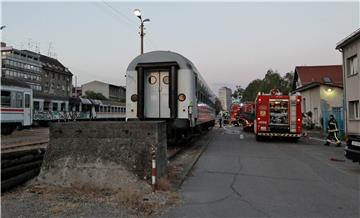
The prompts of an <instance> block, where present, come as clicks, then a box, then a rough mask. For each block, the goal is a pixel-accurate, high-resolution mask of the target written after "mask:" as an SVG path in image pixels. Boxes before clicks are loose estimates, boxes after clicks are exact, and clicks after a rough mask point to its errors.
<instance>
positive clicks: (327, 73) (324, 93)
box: [292, 65, 344, 130]
mask: <svg viewBox="0 0 360 218" xmlns="http://www.w3.org/2000/svg"><path fill="white" fill-rule="evenodd" d="M292 90H293V92H300V94H301V96H302V107H301V109H302V112H303V113H304V115H307V118H306V119H304V121H305V120H306V121H309V120H310V121H311V123H312V124H313V125H315V126H316V127H322V126H324V125H326V121H327V119H328V116H329V115H330V114H334V115H337V119H338V122H339V126H340V128H342V130H343V129H344V116H343V80H342V66H341V65H327V66H297V67H296V68H295V73H294V81H293V89H292Z"/></svg>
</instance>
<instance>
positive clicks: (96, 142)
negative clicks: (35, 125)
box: [39, 121, 167, 188]
mask: <svg viewBox="0 0 360 218" xmlns="http://www.w3.org/2000/svg"><path fill="white" fill-rule="evenodd" d="M152 145H153V146H155V147H156V148H157V150H156V162H157V174H158V177H159V178H160V177H162V176H164V175H165V173H166V166H167V157H166V150H167V142H166V124H165V122H155V121H147V122H138V121H134V122H110V121H109V122H91V123H90V122H71V123H54V124H52V125H51V126H50V142H49V146H48V148H47V151H46V154H45V157H44V162H43V165H42V169H41V173H40V175H39V181H41V182H45V183H50V184H54V185H60V186H65V187H69V186H84V185H86V186H92V187H98V188H121V187H124V186H127V185H129V184H132V183H134V182H136V181H144V180H145V181H146V182H148V183H150V182H151V160H152V152H151V149H152Z"/></svg>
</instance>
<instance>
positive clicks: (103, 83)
mask: <svg viewBox="0 0 360 218" xmlns="http://www.w3.org/2000/svg"><path fill="white" fill-rule="evenodd" d="M93 83H98V84H101V85H108V86H109V87H110V86H112V87H115V88H121V89H124V90H126V87H125V86H120V85H114V84H111V83H106V82H102V81H98V80H93V81H90V82H87V83H84V84H82V85H81V87H83V86H86V85H89V84H93Z"/></svg>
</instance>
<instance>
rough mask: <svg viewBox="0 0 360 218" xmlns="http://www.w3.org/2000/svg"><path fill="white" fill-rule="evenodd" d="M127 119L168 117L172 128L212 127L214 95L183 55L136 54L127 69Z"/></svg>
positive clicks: (154, 52) (164, 52)
mask: <svg viewBox="0 0 360 218" xmlns="http://www.w3.org/2000/svg"><path fill="white" fill-rule="evenodd" d="M126 87H127V90H126V119H127V120H134V119H139V120H166V121H167V125H168V133H170V132H169V130H174V129H178V130H179V129H182V130H188V129H189V128H194V127H197V126H200V125H201V126H212V125H214V122H215V95H214V94H213V93H212V91H211V90H210V88H209V87H208V85H207V84H206V82H205V80H204V79H203V78H202V77H201V75H200V73H199V72H198V70H197V69H196V67H195V66H194V65H193V63H192V62H191V61H190V60H188V59H187V58H185V57H184V56H182V55H180V54H177V53H174V52H170V51H153V52H148V53H145V54H142V55H140V56H138V57H136V58H135V59H134V60H133V61H132V62H131V63H130V64H129V66H128V68H127V72H126Z"/></svg>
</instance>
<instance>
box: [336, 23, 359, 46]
mask: <svg viewBox="0 0 360 218" xmlns="http://www.w3.org/2000/svg"><path fill="white" fill-rule="evenodd" d="M358 39H360V28H359V29H357V30H355V31H354V32H353V33H351V34H350V35H348V36H347V37H346V38H345V39H343V40H341V41H340V42H338V43H337V44H336V49H342V48H344V47H345V46H347V45H348V44H349V43H351V42H353V41H355V40H358Z"/></svg>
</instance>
